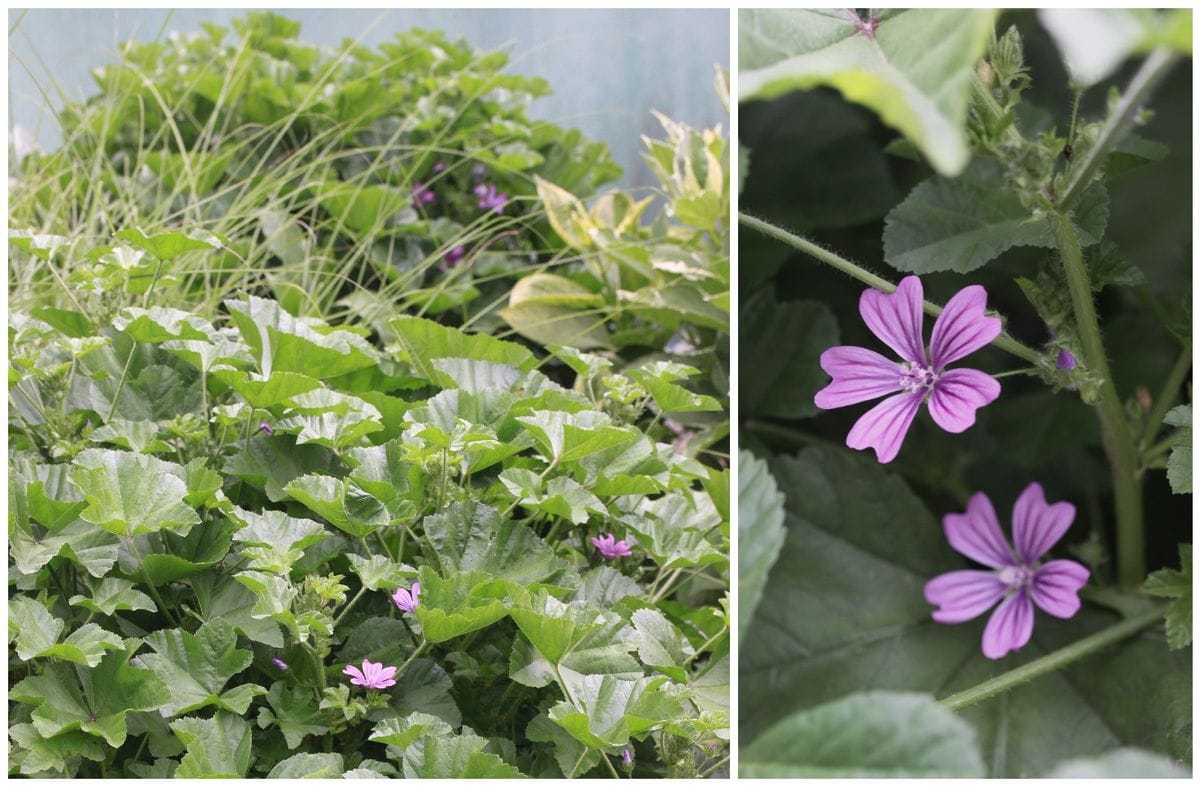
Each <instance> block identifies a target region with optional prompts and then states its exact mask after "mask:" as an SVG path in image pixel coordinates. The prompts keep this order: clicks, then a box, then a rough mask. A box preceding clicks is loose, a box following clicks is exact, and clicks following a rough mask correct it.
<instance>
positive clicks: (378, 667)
mask: <svg viewBox="0 0 1200 787" xmlns="http://www.w3.org/2000/svg"><path fill="white" fill-rule="evenodd" d="M342 674H344V675H349V676H350V683H352V684H353V685H355V686H364V687H366V688H368V689H386V688H388V687H389V686H395V685H396V681H395V680H394V678H395V677H396V668H395V667H385V666H383V664H382V663H380V662H374V661H367V660H366V659H363V663H362V669H361V670H360V669H359V668H358V667H354V666H351V665H347V666H346V668H345V669H344V670H342Z"/></svg>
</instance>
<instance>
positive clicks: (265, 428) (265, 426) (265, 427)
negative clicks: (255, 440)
mask: <svg viewBox="0 0 1200 787" xmlns="http://www.w3.org/2000/svg"><path fill="white" fill-rule="evenodd" d="M258 431H260V432H262V433H263V434H265V435H266V436H267V437H271V436H272V435H274V434H275V430H274V429H272V428H271V425H270V424H269V423H267V422H266V421H263V422H262V423H261V424H259V425H258Z"/></svg>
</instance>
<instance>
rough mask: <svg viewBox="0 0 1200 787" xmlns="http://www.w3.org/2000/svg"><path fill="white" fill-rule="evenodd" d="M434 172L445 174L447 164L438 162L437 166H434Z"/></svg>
mask: <svg viewBox="0 0 1200 787" xmlns="http://www.w3.org/2000/svg"><path fill="white" fill-rule="evenodd" d="M433 171H434V172H445V171H446V164H445V163H444V162H441V161H439V162H437V163H436V164H434V165H433Z"/></svg>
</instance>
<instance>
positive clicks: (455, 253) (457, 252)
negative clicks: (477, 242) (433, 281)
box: [442, 246, 467, 268]
mask: <svg viewBox="0 0 1200 787" xmlns="http://www.w3.org/2000/svg"><path fill="white" fill-rule="evenodd" d="M465 256H467V250H466V249H465V248H463V247H462V246H455V247H454V248H452V249H450V251H448V252H446V253H445V254H444V255H442V259H443V260H444V261H445V263H446V267H448V268H453V267H454V266H455V265H457V264H458V263H460V262H462V258H463V257H465Z"/></svg>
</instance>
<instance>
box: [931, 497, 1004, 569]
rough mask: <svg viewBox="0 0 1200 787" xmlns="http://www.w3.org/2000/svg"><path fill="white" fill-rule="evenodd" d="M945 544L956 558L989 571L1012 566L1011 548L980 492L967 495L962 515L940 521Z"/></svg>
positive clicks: (990, 505) (951, 516) (986, 498)
mask: <svg viewBox="0 0 1200 787" xmlns="http://www.w3.org/2000/svg"><path fill="white" fill-rule="evenodd" d="M942 529H943V530H945V531H946V540H947V541H949V542H950V546H951V548H952V549H954V551H955V552H957V553H959V554H960V555H966V556H967V557H969V558H971V559H972V560H974V561H975V562H976V563H982V564H983V565H985V566H990V567H992V568H1004V567H1005V566H1011V565H1013V564H1015V563H1016V560H1015V558H1014V556H1013V551H1012V548H1011V547H1010V546H1009V545H1008V541H1007V540H1006V539H1005V538H1004V533H1003V531H1001V530H1000V521H999V520H997V519H996V509H994V508H992V501H991V500H989V499H988V496H987V495H985V494H984V493H983V492H976V493H975V494H973V495H971V499H970V500H969V501H968V502H967V510H966V513H963V514H946V516H944V517H942Z"/></svg>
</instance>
